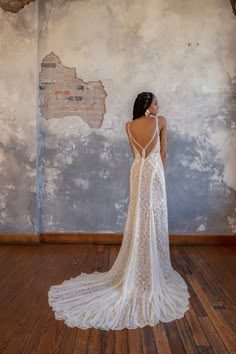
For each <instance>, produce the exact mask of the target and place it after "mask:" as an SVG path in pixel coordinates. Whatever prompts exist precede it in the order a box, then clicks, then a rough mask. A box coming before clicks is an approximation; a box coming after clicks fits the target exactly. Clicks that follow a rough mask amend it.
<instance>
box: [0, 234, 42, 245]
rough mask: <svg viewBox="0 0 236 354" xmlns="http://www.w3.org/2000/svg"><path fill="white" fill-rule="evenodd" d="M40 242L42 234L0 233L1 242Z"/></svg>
mask: <svg viewBox="0 0 236 354" xmlns="http://www.w3.org/2000/svg"><path fill="white" fill-rule="evenodd" d="M3 243H4V244H17V245H20V244H22V245H28V244H32V245H34V244H40V234H0V244H3Z"/></svg>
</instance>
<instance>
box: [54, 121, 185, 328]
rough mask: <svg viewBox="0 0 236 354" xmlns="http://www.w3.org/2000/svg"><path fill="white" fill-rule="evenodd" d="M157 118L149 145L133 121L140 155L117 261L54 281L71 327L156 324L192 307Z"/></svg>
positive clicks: (60, 314) (58, 306)
mask: <svg viewBox="0 0 236 354" xmlns="http://www.w3.org/2000/svg"><path fill="white" fill-rule="evenodd" d="M155 120H156V129H155V132H154V134H153V136H152V138H151V140H150V141H149V143H148V144H147V145H146V146H145V148H143V147H142V146H141V145H140V144H139V143H138V142H137V141H136V140H135V139H134V138H133V136H132V134H131V133H130V130H129V124H128V134H129V137H130V141H132V146H133V147H134V152H135V158H134V161H133V163H132V166H131V170H130V200H129V207H128V212H127V218H126V222H125V227H124V232H123V240H122V244H121V247H120V250H119V253H118V256H117V258H116V260H115V262H114V264H113V266H112V267H111V268H110V270H108V271H106V272H98V271H95V272H93V273H81V274H80V275H78V276H76V277H74V278H70V279H69V280H65V281H64V282H63V283H61V284H59V285H52V286H51V287H50V290H49V292H48V302H49V305H50V306H51V307H52V308H53V311H55V318H56V319H57V320H64V322H65V324H66V325H67V326H69V327H79V328H82V329H87V328H89V327H93V328H99V329H103V330H109V329H112V330H121V329H123V328H129V329H133V328H137V327H144V326H146V325H150V326H154V325H155V324H157V323H159V322H170V321H173V320H175V319H179V318H181V317H183V316H184V313H185V311H187V310H188V309H189V297H190V295H189V292H188V288H187V284H186V283H185V281H184V279H183V278H182V277H181V275H180V274H179V273H178V272H176V271H175V270H174V269H173V268H172V265H171V260H170V252H169V237H168V218H167V216H168V214H167V198H166V185H165V176H164V168H163V164H162V160H161V155H160V137H159V127H158V117H156V118H155ZM129 123H130V122H129ZM155 137H156V141H155V145H154V147H153V148H152V150H151V152H150V153H149V154H148V155H147V156H146V149H147V147H148V146H149V144H150V143H151V141H153V139H154V138H155ZM134 143H135V144H137V145H139V146H140V147H141V148H142V154H140V153H139V151H138V149H137V148H136V147H135V144H134Z"/></svg>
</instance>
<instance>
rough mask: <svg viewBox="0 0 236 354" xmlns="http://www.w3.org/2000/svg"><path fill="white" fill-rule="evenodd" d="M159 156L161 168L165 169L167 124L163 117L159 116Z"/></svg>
mask: <svg viewBox="0 0 236 354" xmlns="http://www.w3.org/2000/svg"><path fill="white" fill-rule="evenodd" d="M160 123H161V124H160V126H161V130H160V149H161V151H160V154H161V159H162V164H163V167H164V168H165V167H166V153H167V122H166V118H165V117H164V116H160Z"/></svg>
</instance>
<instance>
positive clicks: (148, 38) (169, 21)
mask: <svg viewBox="0 0 236 354" xmlns="http://www.w3.org/2000/svg"><path fill="white" fill-rule="evenodd" d="M35 9H36V4H35V3H31V4H29V5H27V6H26V7H25V8H24V9H23V10H21V11H20V12H19V14H17V16H19V15H20V14H21V13H22V14H23V12H24V20H25V21H27V19H28V20H29V19H30V15H32V12H30V11H35ZM38 10H39V28H38V30H39V38H38V63H39V65H38V71H39V73H38V74H39V82H38V84H39V91H38V93H37V99H38V103H39V104H38V111H37V118H36V117H35V112H36V111H35V110H34V109H35V106H34V104H35V101H34V99H35V97H34V94H33V93H34V90H35V88H32V86H31V94H30V96H29V97H30V98H29V99H28V100H27V102H25V101H24V100H23V99H22V98H21V97H20V95H19V94H18V96H17V99H16V100H17V104H10V105H9V104H8V103H6V102H7V101H6V97H5V100H4V102H5V106H1V107H4V108H3V109H2V113H3V117H6V112H7V111H8V110H13V109H15V107H16V106H17V105H20V108H19V109H20V111H21V112H25V109H26V112H27V111H28V112H30V113H31V116H30V118H29V117H28V118H27V114H26V115H24V116H23V118H22V120H20V119H17V123H16V122H15V121H14V122H15V123H14V124H15V125H11V124H10V122H11V119H13V118H12V117H13V113H12V112H10V113H8V119H5V120H4V119H3V123H2V124H3V127H4V128H5V127H7V129H6V130H5V132H4V137H5V142H3V143H2V156H3V157H2V159H3V160H2V162H1V166H2V168H3V170H5V169H7V168H9V162H8V161H7V160H6V158H5V157H6V154H5V152H4V149H5V151H6V150H7V149H8V150H9V145H8V144H9V140H10V137H11V138H12V137H14V139H13V140H11V145H10V146H12V150H11V151H14V148H15V149H16V147H17V142H18V140H17V133H16V129H15V126H16V125H17V126H19V127H20V128H19V129H21V132H20V134H19V136H18V138H19V140H20V142H21V145H20V146H21V147H22V141H24V145H25V146H26V145H27V146H28V150H27V153H25V154H27V157H26V158H25V159H26V160H27V161H28V165H29V161H32V164H33V165H30V167H27V170H26V171H23V172H24V174H23V175H24V178H26V183H27V186H28V187H27V188H29V185H30V186H32V187H33V186H34V183H33V182H35V180H34V178H35V174H34V172H35V162H34V161H35V142H36V138H35V134H34V133H33V134H30V132H31V133H32V131H33V129H35V130H36V133H37V134H36V135H37V137H38V140H37V145H36V146H37V169H36V170H37V184H36V185H37V186H38V187H39V188H38V189H36V190H37V208H38V209H37V210H38V213H36V214H34V215H36V216H37V217H36V224H35V225H34V224H33V223H29V224H28V226H26V225H27V224H26V225H25V223H24V221H22V220H23V219H22V220H21V221H20V222H18V224H16V222H15V223H14V220H13V218H11V214H12V213H13V212H14V210H18V209H14V208H13V206H12V205H13V199H14V196H12V195H9V192H8V191H9V188H10V187H9V186H10V183H8V180H7V177H5V180H4V181H5V182H4V183H5V185H4V188H3V189H2V190H3V191H4V190H5V191H6V192H5V194H4V196H3V202H4V203H5V205H7V203H8V207H7V208H6V209H5V210H7V213H5V214H3V215H2V219H1V223H2V230H3V231H8V230H19V231H20V232H21V231H27V230H29V231H30V230H31V227H33V225H34V226H35V228H36V229H37V230H38V231H42V232H46V231H64V232H71V231H79V232H122V231H123V227H124V223H125V220H126V216H127V210H128V203H129V172H130V167H131V164H132V160H133V157H132V154H131V151H130V147H129V145H128V140H127V136H126V133H125V128H124V127H125V122H126V121H128V120H131V119H132V118H131V117H132V105H133V102H134V99H135V97H136V95H137V94H138V93H139V92H141V91H149V90H150V91H153V92H154V93H155V94H156V95H157V97H158V100H159V104H160V111H159V114H160V115H161V114H163V115H165V116H166V118H167V122H168V152H167V166H166V172H165V174H166V185H167V198H168V215H169V231H170V233H204V234H207V233H216V234H235V233H236V172H235V171H236V166H235V165H236V161H235V156H236V60H235V58H236V44H235V40H234V33H235V31H236V18H235V16H234V13H233V11H232V6H231V4H230V2H226V1H225V0H205V1H204V3H202V5H200V3H199V1H189V2H186V1H184V0H178V1H176V0H166V1H164V0H155V1H154V0H149V1H147V2H144V1H136V2H129V1H125V0H121V1H119V2H118V3H117V2H116V1H114V0H111V1H109V2H108V1H103V2H97V1H95V0H88V1H83V0H71V1H65V0H59V1H58V0H50V1H49V0H47V1H46V0H44V1H39V2H38ZM0 16H1V17H0V19H3V20H4V23H5V22H6V15H5V13H4V12H3V11H2V12H1V13H0ZM22 16H23V15H22ZM18 21H20V17H19V19H18ZM2 22H3V21H1V25H0V26H3V24H2ZM4 26H6V25H5V24H4ZM19 27H20V26H13V25H11V27H10V30H11V35H12V37H13V38H14V36H19V33H20V30H19ZM8 29H9V28H8V27H4V30H5V31H7V30H8ZM31 30H32V29H31ZM1 33H2V32H1ZM34 33H35V32H34ZM21 40H22V41H23V43H25V45H26V44H27V45H28V46H30V45H31V46H33V45H36V44H35V43H33V40H32V39H31V37H30V36H29V34H28V33H27V31H26V32H25V33H24V34H22V36H21ZM35 41H36V37H35ZM2 43H3V44H1V45H2V47H4V45H5V46H7V44H6V43H8V41H7V40H5V39H4V41H2ZM10 48H11V46H10ZM34 48H35V47H34ZM18 50H19V51H20V52H18V53H17V54H15V55H17V59H18V63H21V64H22V62H23V61H24V59H23V58H27V62H28V64H29V66H28V69H26V68H25V69H24V70H26V72H24V71H23V72H24V74H25V79H24V81H25V80H26V81H25V83H26V85H27V83H28V84H29V85H28V86H27V89H29V86H30V85H32V84H33V85H34V84H35V75H36V74H37V72H36V71H35V72H34V79H33V80H31V81H30V83H29V82H28V81H27V77H29V73H28V72H29V71H30V69H29V68H30V67H31V66H32V67H33V66H34V65H35V58H34V55H32V51H29V52H28V54H27V53H25V52H24V47H22V46H20V45H19V49H18ZM4 52H5V57H4V58H3V59H0V60H1V62H2V63H3V66H5V67H6V68H7V70H11V66H10V67H9V66H8V59H9V57H11V54H10V49H9V48H8V47H7V50H5V51H4ZM10 63H11V61H10ZM19 65H20V64H19ZM30 65H31V66H30ZM12 67H13V64H12ZM13 70H16V69H14V68H13ZM27 70H28V71H27ZM4 75H5V76H4V78H5V81H4V82H6V83H5V84H4V86H2V85H3V84H2V83H0V85H1V86H0V89H1V92H2V91H4V90H5V85H7V90H6V91H5V95H6V96H8V99H9V97H10V96H11V95H10V84H11V82H9V77H8V75H7V73H4ZM20 75H23V74H22V73H20ZM21 79H22V78H21V76H20V78H19V77H18V78H17V79H15V80H17V81H16V83H17V85H18V88H19V87H21V85H22V80H21ZM7 80H8V81H7ZM91 83H93V85H94V86H93V87H91V86H90V84H91ZM57 86H58V87H57ZM82 86H83V87H84V88H86V91H83V92H82V91H81V87H82ZM97 88H98V90H97ZM87 89H91V90H87ZM93 90H95V91H93ZM91 97H92V98H91ZM30 102H33V104H31V103H30ZM13 103H15V102H13ZM27 119H28V120H27ZM35 121H36V122H38V124H36V123H35ZM26 122H27V124H28V125H27V128H26V129H25V123H26ZM28 127H31V128H30V129H31V130H30V129H29V128H28ZM3 130H4V129H3ZM29 153H30V154H29ZM28 154H29V155H28ZM29 156H30V157H29ZM21 161H22V157H21V156H18V158H17V159H15V161H14V164H13V165H14V168H16V166H17V168H18V166H22V164H21ZM21 172H22V171H21ZM14 175H15V171H11V170H9V172H8V176H10V177H11V176H14ZM20 175H21V176H22V174H20ZM25 176H26V177H25ZM29 176H30V177H31V179H30V177H29ZM27 179H30V180H27ZM24 181H25V179H24ZM15 184H17V179H16V183H15ZM2 195H3V194H2ZM18 197H19V199H18V200H19V202H20V203H22V204H23V205H26V204H27V201H29V200H30V199H29V195H27V193H24V188H22V187H21V186H19V187H18ZM18 207H19V206H18ZM25 209H26V210H29V209H27V207H26V208H25ZM31 211H32V209H31ZM18 213H19V215H22V214H24V213H25V215H30V213H28V214H27V213H26V212H24V208H19V210H18ZM21 213H22V214H21ZM9 215H10V216H9ZM28 220H30V218H29V216H28Z"/></svg>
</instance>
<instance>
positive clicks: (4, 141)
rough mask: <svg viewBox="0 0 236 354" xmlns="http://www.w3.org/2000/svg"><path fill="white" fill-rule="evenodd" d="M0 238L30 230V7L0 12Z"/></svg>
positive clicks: (33, 36)
mask: <svg viewBox="0 0 236 354" xmlns="http://www.w3.org/2000/svg"><path fill="white" fill-rule="evenodd" d="M0 53H1V54H0V93H1V94H0V171H1V172H0V188H1V191H0V232H1V233H34V232H35V227H36V218H35V216H36V214H37V211H36V203H35V202H36V112H37V11H36V3H31V4H29V5H27V6H26V7H25V8H24V9H22V10H21V11H19V12H18V13H10V12H5V11H4V10H2V9H1V8H0Z"/></svg>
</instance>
